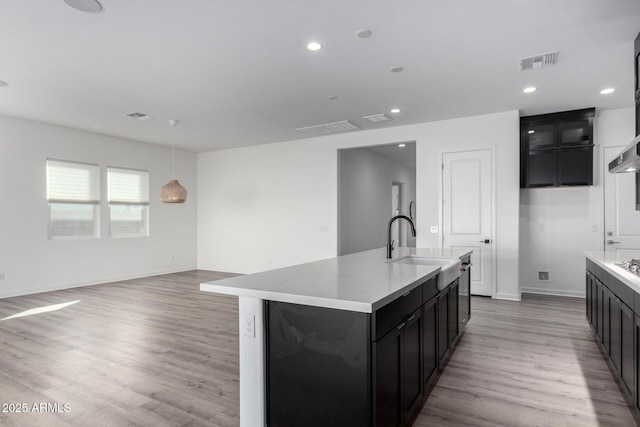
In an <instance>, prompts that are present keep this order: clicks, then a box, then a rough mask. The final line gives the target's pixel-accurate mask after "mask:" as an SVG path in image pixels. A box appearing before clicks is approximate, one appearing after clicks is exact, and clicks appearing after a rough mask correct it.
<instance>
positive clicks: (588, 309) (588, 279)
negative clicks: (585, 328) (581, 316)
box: [585, 272, 592, 325]
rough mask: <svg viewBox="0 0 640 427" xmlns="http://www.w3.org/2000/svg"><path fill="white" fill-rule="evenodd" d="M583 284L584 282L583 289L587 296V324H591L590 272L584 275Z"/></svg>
mask: <svg viewBox="0 0 640 427" xmlns="http://www.w3.org/2000/svg"><path fill="white" fill-rule="evenodd" d="M585 284H586V289H585V295H586V297H587V300H586V303H587V304H586V305H587V321H588V322H589V325H591V286H592V280H591V273H589V272H587V274H586V276H585Z"/></svg>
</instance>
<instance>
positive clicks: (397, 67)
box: [389, 65, 404, 73]
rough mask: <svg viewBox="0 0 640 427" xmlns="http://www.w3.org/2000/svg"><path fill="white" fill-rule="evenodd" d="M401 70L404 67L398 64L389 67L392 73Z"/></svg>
mask: <svg viewBox="0 0 640 427" xmlns="http://www.w3.org/2000/svg"><path fill="white" fill-rule="evenodd" d="M402 70H404V68H402V67H401V66H399V65H396V66H395V67H391V68H390V69H389V71H391V72H392V73H399V72H401V71H402Z"/></svg>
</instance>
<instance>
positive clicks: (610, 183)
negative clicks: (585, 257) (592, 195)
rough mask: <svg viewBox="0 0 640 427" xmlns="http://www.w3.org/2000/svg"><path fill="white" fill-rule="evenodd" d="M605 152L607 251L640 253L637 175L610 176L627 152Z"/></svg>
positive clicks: (616, 150) (611, 149)
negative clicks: (614, 162) (611, 167)
mask: <svg viewBox="0 0 640 427" xmlns="http://www.w3.org/2000/svg"><path fill="white" fill-rule="evenodd" d="M624 148H625V147H624V146H620V147H605V149H604V171H605V172H604V248H605V251H608V252H609V251H611V252H618V251H624V250H629V249H640V212H638V211H636V174H635V173H632V172H631V173H609V162H610V161H611V160H613V159H614V158H616V157H617V156H618V155H619V154H620V152H621V151H622V150H623V149H624Z"/></svg>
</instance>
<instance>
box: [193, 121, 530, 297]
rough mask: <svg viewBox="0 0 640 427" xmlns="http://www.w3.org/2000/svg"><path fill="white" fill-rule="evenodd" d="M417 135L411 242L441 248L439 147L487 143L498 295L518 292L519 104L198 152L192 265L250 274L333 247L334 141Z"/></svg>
mask: <svg viewBox="0 0 640 427" xmlns="http://www.w3.org/2000/svg"><path fill="white" fill-rule="evenodd" d="M404 141H416V144H417V154H416V156H417V162H416V198H417V209H416V211H417V218H416V219H417V228H418V240H417V245H418V246H421V247H438V246H439V239H438V236H437V235H432V234H429V225H430V224H440V222H441V221H440V203H439V200H440V198H441V195H440V192H441V188H442V185H441V183H440V180H441V172H440V171H441V168H440V162H441V153H442V152H446V151H454V150H467V149H474V148H492V150H493V151H494V157H495V159H496V160H497V163H496V182H497V187H496V190H497V194H496V204H497V211H496V212H497V229H496V232H495V246H496V254H497V259H496V265H497V274H496V276H497V289H496V296H497V297H499V298H508V299H519V297H520V291H519V285H518V280H517V278H518V250H519V245H518V234H519V233H518V219H519V201H518V199H519V143H518V141H519V117H518V112H517V111H510V112H506V113H498V114H489V115H483V116H476V117H468V118H463V119H456V120H447V121H441V122H431V123H423V124H418V125H411V126H399V127H393V128H385V129H380V130H373V131H362V132H354V133H344V134H337V135H330V136H325V137H319V138H313V139H305V140H298V141H290V142H281V143H275V144H267V145H261V146H256V147H245V148H238V149H230V150H222V151H214V152H209V153H201V154H198V200H199V204H198V268H203V269H212V270H221V271H231V272H238V273H250V272H256V271H261V270H266V269H270V268H276V267H280V266H287V265H293V264H296V263H300V262H306V261H313V260H317V259H321V258H327V257H332V256H336V255H337V235H338V231H337V215H338V210H337V204H338V189H337V169H338V168H337V150H338V149H342V148H353V147H364V146H372V145H383V144H390V143H396V142H404Z"/></svg>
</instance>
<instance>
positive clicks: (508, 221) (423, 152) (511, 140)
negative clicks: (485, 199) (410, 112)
mask: <svg viewBox="0 0 640 427" xmlns="http://www.w3.org/2000/svg"><path fill="white" fill-rule="evenodd" d="M519 138H520V119H519V115H518V112H517V111H509V112H505V113H499V114H488V115H483V116H476V117H467V118H462V119H456V120H445V121H441V122H434V123H429V124H428V125H427V126H425V132H424V133H423V134H422V135H421V138H420V140H419V143H418V147H417V154H416V156H417V159H416V165H417V172H418V173H417V180H418V184H417V185H418V191H417V198H418V200H417V216H418V246H425V247H438V245H439V240H440V239H441V235H440V234H430V233H429V227H430V226H431V225H438V226H439V229H440V230H441V229H442V209H441V208H440V203H439V202H438V201H439V200H442V169H441V164H442V154H443V153H447V152H456V151H466V150H473V149H479V148H489V149H491V150H492V154H493V161H494V163H495V169H494V174H495V176H494V181H495V200H494V201H495V205H494V211H495V224H494V226H495V227H494V231H493V253H494V267H495V269H494V277H495V287H494V289H493V292H492V293H493V296H494V297H495V298H500V299H510V300H519V299H520V287H519V284H518V279H517V278H518V268H519V265H518V263H519V236H518V234H519V233H518V221H519V219H518V214H519V187H520V181H519V180H520V166H519V159H520V148H519Z"/></svg>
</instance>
